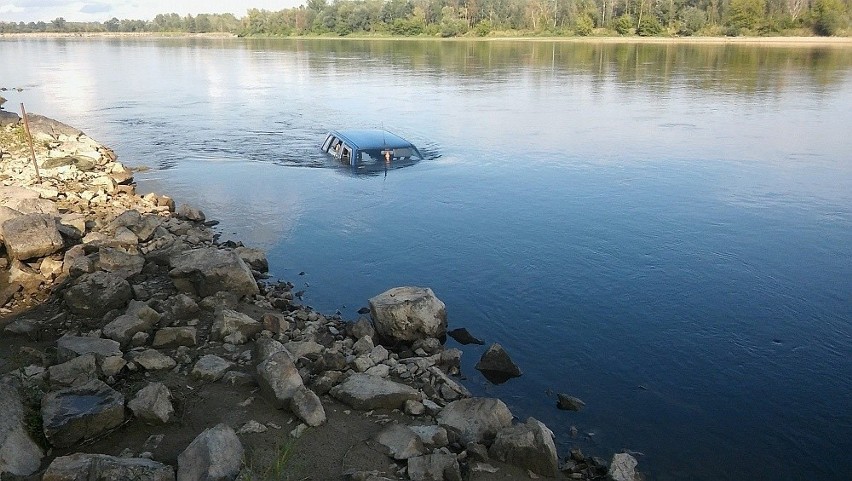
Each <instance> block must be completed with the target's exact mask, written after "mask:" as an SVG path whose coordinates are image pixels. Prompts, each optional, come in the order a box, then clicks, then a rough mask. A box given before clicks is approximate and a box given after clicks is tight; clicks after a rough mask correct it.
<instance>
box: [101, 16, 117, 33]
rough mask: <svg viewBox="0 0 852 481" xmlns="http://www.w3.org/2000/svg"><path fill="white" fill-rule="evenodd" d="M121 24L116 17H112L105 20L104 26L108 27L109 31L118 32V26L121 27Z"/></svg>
mask: <svg viewBox="0 0 852 481" xmlns="http://www.w3.org/2000/svg"><path fill="white" fill-rule="evenodd" d="M120 26H121V23H120V22H119V21H118V19H117V18H115V17H112V18H111V19H109V20H107V21H106V22H104V28H105V29H106V31H107V32H117V31H118V27H120Z"/></svg>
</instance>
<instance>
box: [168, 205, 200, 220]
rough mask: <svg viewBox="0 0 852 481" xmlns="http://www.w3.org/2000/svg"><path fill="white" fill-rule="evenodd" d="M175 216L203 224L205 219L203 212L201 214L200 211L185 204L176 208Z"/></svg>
mask: <svg viewBox="0 0 852 481" xmlns="http://www.w3.org/2000/svg"><path fill="white" fill-rule="evenodd" d="M175 214H176V215H177V216H178V217H180V218H181V219H186V220H191V221H195V222H204V220H205V219H206V217H205V216H204V212H201V210H199V209H196V208H195V207H192V206H190V205H187V204H181V206H180V207H178V208H177V211H176V212H175Z"/></svg>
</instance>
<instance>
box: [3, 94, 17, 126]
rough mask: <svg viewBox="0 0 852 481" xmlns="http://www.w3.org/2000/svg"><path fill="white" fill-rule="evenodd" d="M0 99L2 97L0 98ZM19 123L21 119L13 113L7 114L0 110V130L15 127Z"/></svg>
mask: <svg viewBox="0 0 852 481" xmlns="http://www.w3.org/2000/svg"><path fill="white" fill-rule="evenodd" d="M0 98H2V97H0ZM20 121H21V117H19V116H18V114H16V113H15V112H7V111H5V110H0V128H4V129H5V128H6V127H8V126H10V125H17V124H18V122H20Z"/></svg>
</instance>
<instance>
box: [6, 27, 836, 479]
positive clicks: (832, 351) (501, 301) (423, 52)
mask: <svg viewBox="0 0 852 481" xmlns="http://www.w3.org/2000/svg"><path fill="white" fill-rule="evenodd" d="M0 66H2V73H0V86H6V87H17V86H21V87H23V88H24V89H25V90H24V91H23V92H15V91H11V92H4V93H3V95H4V96H6V97H7V98H9V99H10V103H8V104H7V105H6V106H7V109H13V108H14V107H16V106H17V104H18V102H20V101H23V102H25V103H26V105H27V108H28V110H29V111H31V112H36V113H41V114H45V115H48V116H50V117H54V118H57V119H60V120H63V121H65V122H67V123H69V124H72V125H74V126H76V127H79V128H81V129H83V130H84V131H85V132H87V133H88V134H89V135H90V136H92V137H93V138H95V139H97V140H99V141H101V142H104V143H106V144H108V145H110V146H112V147H114V148H115V150H116V152H117V153H118V154H119V157H120V159H121V160H122V161H123V162H125V163H126V164H129V165H131V166H137V167H139V166H147V167H149V168H150V170H149V171H147V172H144V173H141V174H139V175H137V179H138V180H139V181H140V190H142V191H152V190H153V191H158V192H163V193H168V194H170V195H172V196H173V197H175V198H176V199H177V200H178V202H188V203H190V204H193V205H196V206H198V207H200V208H201V209H202V210H204V211H206V212H207V213H208V214H209V217H212V218H215V219H218V220H220V221H221V222H222V223H221V225H220V226H219V230H220V232H221V233H222V235H223V238H233V239H240V240H243V241H244V242H245V243H246V244H248V245H252V246H257V247H262V248H264V249H266V250H267V251H268V254H269V258H270V263H271V271H272V273H273V275H274V276H276V277H280V278H283V279H287V280H291V281H293V282H294V283H296V285H297V290H304V291H305V294H304V301H305V303H307V304H309V305H311V306H313V307H314V308H316V309H318V310H320V311H322V312H325V313H328V314H331V313H334V312H335V311H338V310H339V311H340V312H341V313H342V314H343V315H344V317H345V318H347V319H354V318H356V317H357V314H356V313H355V311H356V310H357V309H358V308H360V307H362V306H365V305H366V300H367V299H368V298H369V297H371V296H373V295H376V294H378V293H380V292H382V291H384V290H386V289H388V288H390V287H394V286H398V285H422V286H429V287H431V288H432V289H433V290H434V291H435V293H436V294H437V296H438V297H439V298H440V299H442V300H443V301H444V302H445V303H446V305H447V310H448V315H449V323H450V327H451V328H456V327H466V328H468V329H469V330H470V331H471V332H472V333H473V334H474V335H476V336H479V337H481V338H484V339H485V340H486V341H487V343H489V344H490V343H492V342H499V343H500V344H502V345H503V346H504V347H505V348H506V350H507V351H508V352H509V353H510V355H511V356H512V357H513V359H514V360H515V361H516V363H517V364H519V366H520V367H521V369H522V370H523V371H524V375H523V376H522V377H520V378H517V379H513V380H510V381H509V382H507V383H505V384H501V385H496V386H495V385H491V384H490V383H488V382H487V381H486V380H485V379H484V378H483V377H482V376H481V375H480V374H479V373H478V372H477V371H476V370H474V369H473V365H474V364H475V363H476V361H477V360H478V358H479V356H480V355H481V353H482V352H483V351H484V349H485V347H482V346H464V347H462V349H463V351H464V356H463V371H464V374H465V376H466V380H465V383H466V385H467V386H468V387H469V388H470V389H471V390H472V391H474V392H475V393H476V394H478V395H487V396H498V397H501V398H502V399H504V400H505V401H506V402H507V403H508V404H509V405H510V407H511V409H512V411H513V412H514V413H515V414H516V415H517V416H519V417H521V418H522V419H523V418H526V417H527V416H534V417H536V418H538V419H540V420H542V421H544V422H545V423H546V424H547V425H548V426H549V427H550V428H552V429H553V431H554V432H555V433H556V434H557V441H558V442H557V445H558V448H559V450H560V452H561V454H566V453H567V450H568V449H569V448H570V447H572V446H579V447H581V448H582V449H583V450H584V452H586V453H587V454H594V455H598V456H601V457H606V458H608V457H609V456H610V455H611V454H612V453H614V452H619V451H621V450H622V449H630V450H631V451H636V452H641V453H643V455H641V456H639V457H638V458H639V461H640V469H642V470H643V471H645V472H646V473H648V474H649V476H650V478H652V479H659V480H675V479H677V480H686V479H690V480H727V479H730V480H744V479H749V480H798V479H822V480H841V479H847V478H846V476H847V475H848V473H849V472H852V456H850V455H849V453H850V452H852V414H850V413H851V412H852V411H850V407H852V361H851V360H850V354H852V298H850V295H852V48H850V47H849V46H846V47H842V46H835V47H816V46H809V47H797V48H789V47H761V46H743V45H691V44H690V45H630V44H586V43H550V42H545V41H543V42H524V41H491V42H463V41H458V42H440V41H340V40H240V39H160V40H155V39H0ZM10 105H11V106H13V107H10ZM382 126H384V127H385V128H388V129H390V130H392V131H394V132H396V133H398V134H400V135H402V136H404V137H406V138H408V139H409V140H412V141H413V142H414V143H416V144H417V145H418V146H419V147H421V149H422V150H424V151H425V152H426V154H427V155H426V156H427V159H426V160H423V161H421V162H419V163H416V164H414V165H412V166H408V167H404V168H398V169H393V168H392V169H389V170H388V171H384V170H380V171H373V172H367V173H364V172H353V171H352V170H350V169H348V168H346V167H341V166H337V165H335V164H334V163H333V162H331V161H330V160H329V159H327V158H326V157H324V155H323V154H322V153H320V152H319V149H318V144H319V143H320V142H321V141H322V139H323V136H324V134H325V132H326V131H327V130H329V129H338V128H347V127H348V128H362V127H368V128H369V127H382ZM302 272H303V273H304V274H300V273H302ZM448 344H449V345H451V346H456V347H458V346H457V345H456V344H455V343H454V341H452V340H450V341H448ZM556 392H565V393H569V394H571V395H574V396H577V397H580V398H581V399H583V400H584V401H585V402H586V408H585V409H584V410H583V411H581V412H579V413H575V412H565V411H558V410H557V409H556V408H555V400H556V397H555V393H556ZM572 426H575V427H576V429H577V432H578V434H577V436H576V437H575V438H572V437H571V434H570V431H571V427H572Z"/></svg>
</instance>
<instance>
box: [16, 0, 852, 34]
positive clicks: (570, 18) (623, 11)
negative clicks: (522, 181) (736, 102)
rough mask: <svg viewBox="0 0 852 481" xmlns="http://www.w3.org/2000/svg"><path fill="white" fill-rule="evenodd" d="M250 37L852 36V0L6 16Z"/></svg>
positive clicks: (516, 2) (44, 28)
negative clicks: (94, 17)
mask: <svg viewBox="0 0 852 481" xmlns="http://www.w3.org/2000/svg"><path fill="white" fill-rule="evenodd" d="M102 32H103V33H127V32H130V33H222V34H233V35H238V36H246V37H251V36H255V37H294V36H318V35H319V36H337V37H347V36H377V37H443V38H449V37H519V38H520V37H563V36H564V37H588V36H625V37H629V36H641V37H675V36H678V37H689V36H704V37H707V36H710V37H713V36H717V37H740V36H746V37H760V36H792V37H795V36H814V35H816V36H850V35H852V0H621V1H619V0H335V1H327V0H307V1H306V3H305V4H304V5H301V6H299V7H294V8H289V9H284V10H280V11H268V10H259V9H256V8H251V9H248V10H247V12H246V15H245V16H244V17H242V18H237V17H236V16H234V15H231V14H198V15H194V16H193V15H186V16H180V15H178V14H176V13H171V14H160V15H157V16H156V17H155V18H154V19H153V20H132V19H121V20H120V19H118V18H112V19H110V20H107V21H105V22H71V21H66V20H65V19H64V18H61V17H60V18H56V19H53V20H51V21H49V22H29V23H24V22H18V23H15V22H3V21H0V34H3V33H72V34H73V33H102Z"/></svg>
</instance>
